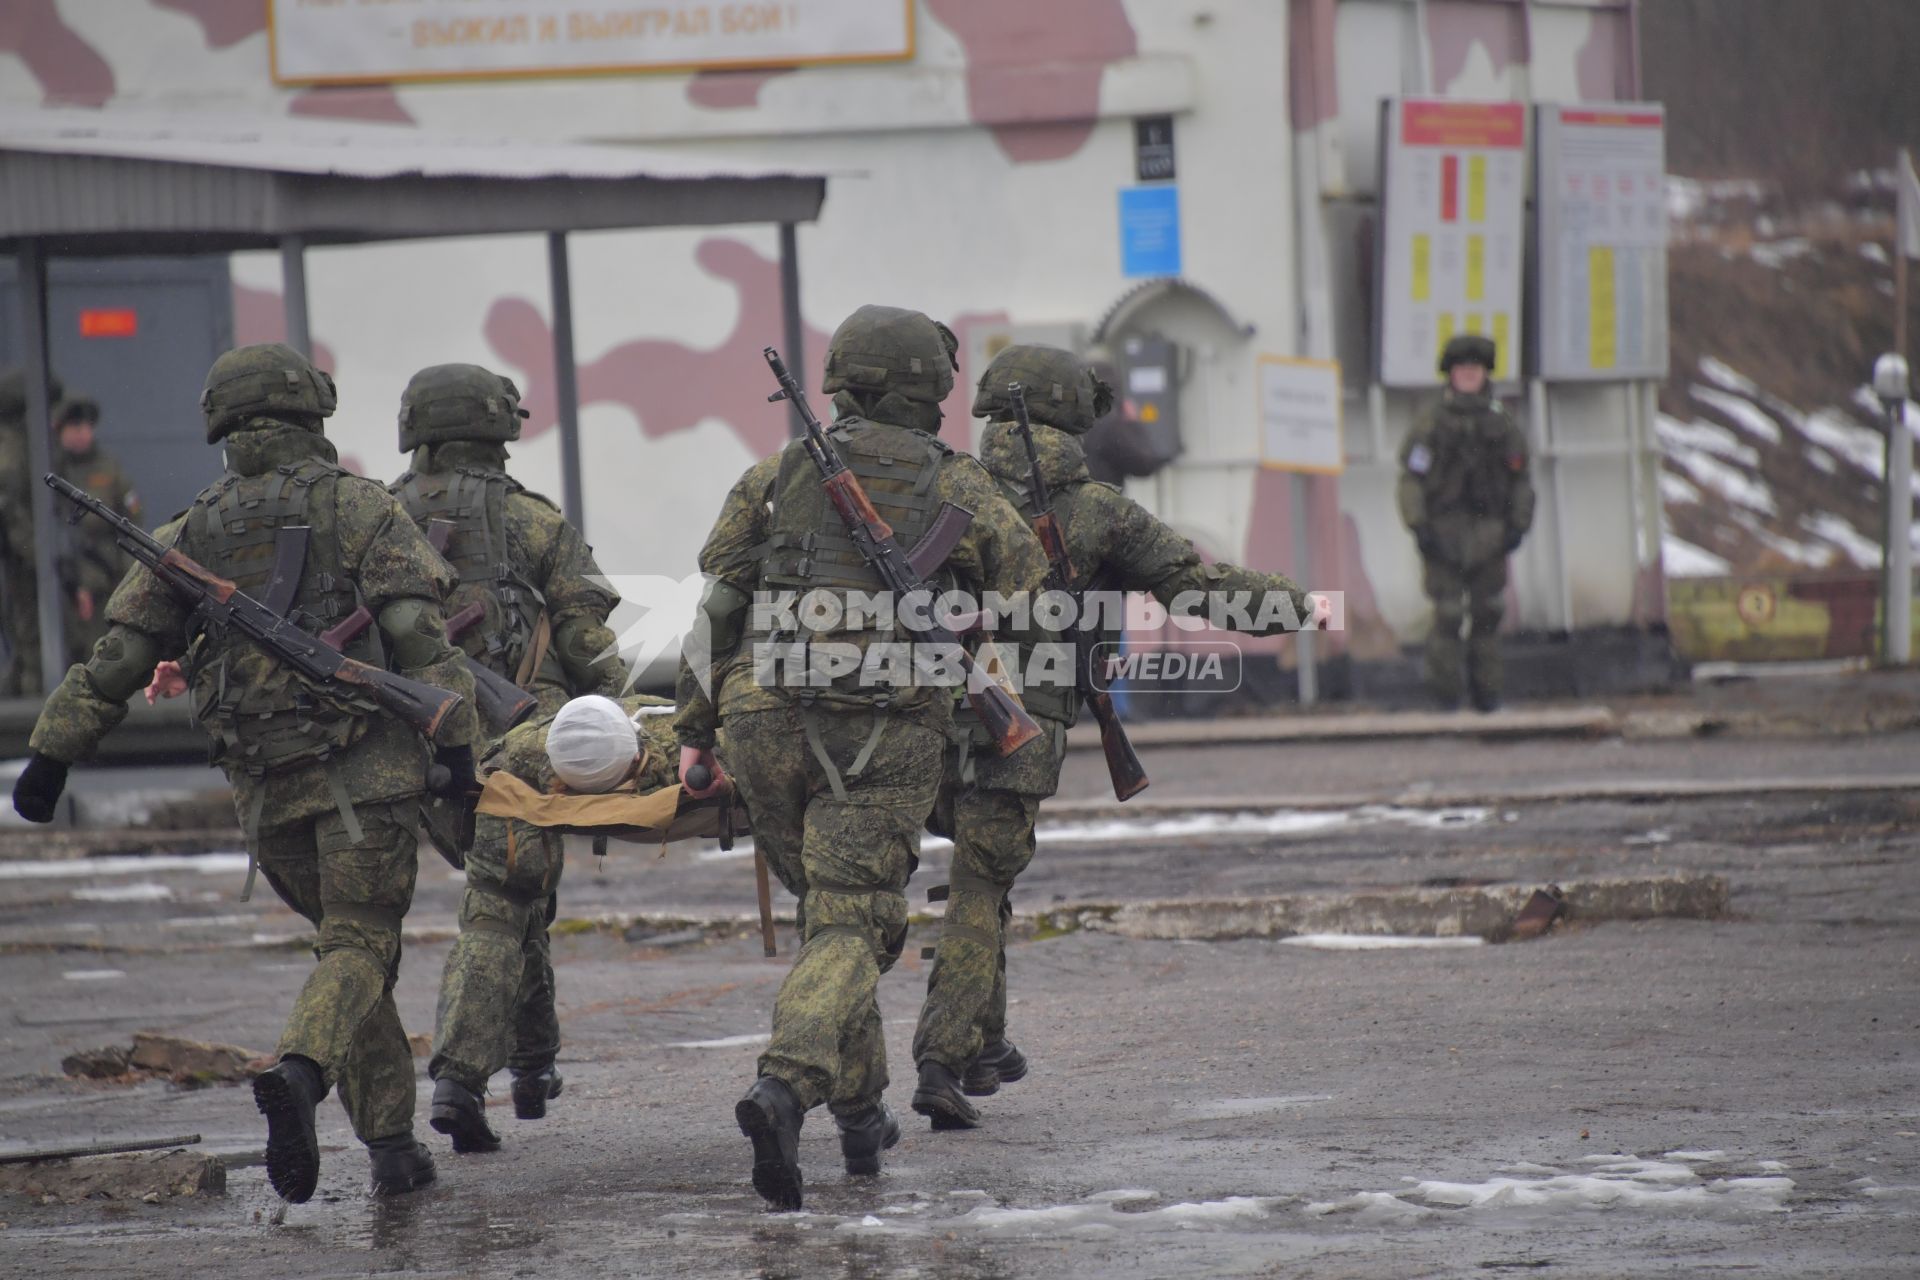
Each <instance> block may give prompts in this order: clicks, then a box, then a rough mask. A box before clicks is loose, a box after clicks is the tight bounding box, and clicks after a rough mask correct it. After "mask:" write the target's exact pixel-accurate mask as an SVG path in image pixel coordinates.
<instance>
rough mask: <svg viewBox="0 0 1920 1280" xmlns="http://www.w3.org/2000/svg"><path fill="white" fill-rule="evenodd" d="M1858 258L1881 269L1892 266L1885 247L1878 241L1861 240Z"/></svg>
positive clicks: (1891, 260)
mask: <svg viewBox="0 0 1920 1280" xmlns="http://www.w3.org/2000/svg"><path fill="white" fill-rule="evenodd" d="M1860 256H1861V257H1863V258H1865V259H1866V260H1867V261H1868V262H1872V263H1876V264H1878V265H1880V266H1883V267H1886V266H1892V265H1893V259H1891V258H1889V257H1888V256H1887V249H1886V246H1885V245H1883V244H1881V243H1880V242H1879V241H1878V240H1862V241H1861V242H1860Z"/></svg>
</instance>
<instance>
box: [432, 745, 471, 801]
mask: <svg viewBox="0 0 1920 1280" xmlns="http://www.w3.org/2000/svg"><path fill="white" fill-rule="evenodd" d="M427 790H429V791H431V792H433V793H434V794H435V795H439V796H446V797H448V798H450V799H455V800H458V799H461V798H463V797H466V796H471V795H473V794H474V793H475V792H477V791H479V790H480V780H479V778H477V777H476V776H475V775H474V772H473V748H472V747H441V748H440V749H439V750H438V751H436V752H434V755H433V768H431V769H429V770H427Z"/></svg>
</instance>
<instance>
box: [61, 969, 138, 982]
mask: <svg viewBox="0 0 1920 1280" xmlns="http://www.w3.org/2000/svg"><path fill="white" fill-rule="evenodd" d="M60 976H61V977H63V978H65V979H66V980H67V981H68V982H112V981H113V980H114V979H116V978H124V977H126V976H127V971H126V970H125V969H69V970H67V971H66V972H65V973H63V974H61V975H60Z"/></svg>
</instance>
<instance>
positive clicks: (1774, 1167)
mask: <svg viewBox="0 0 1920 1280" xmlns="http://www.w3.org/2000/svg"><path fill="white" fill-rule="evenodd" d="M1753 1167H1754V1168H1756V1169H1758V1170H1760V1172H1762V1173H1785V1172H1786V1171H1787V1165H1786V1162H1785V1161H1783V1160H1756V1161H1754V1162H1753Z"/></svg>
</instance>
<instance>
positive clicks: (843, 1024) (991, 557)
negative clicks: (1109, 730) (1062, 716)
mask: <svg viewBox="0 0 1920 1280" xmlns="http://www.w3.org/2000/svg"><path fill="white" fill-rule="evenodd" d="M957 346H958V344H957V342H956V341H955V340H954V338H953V334H952V332H951V331H950V330H949V329H947V328H946V326H944V325H940V324H936V323H935V322H934V321H932V320H930V319H928V318H927V317H926V316H924V315H922V314H920V313H919V312H917V311H905V310H900V309H898V308H894V307H877V306H866V307H861V308H860V309H859V310H858V311H855V312H854V313H853V314H852V315H851V316H849V317H848V318H847V319H846V321H845V322H843V323H842V324H841V326H840V328H839V329H838V330H837V331H836V332H835V333H834V335H833V339H832V341H831V343H830V344H829V348H828V352H827V363H826V380H825V382H824V384H823V387H824V389H825V390H826V391H827V392H828V393H829V394H832V395H833V396H834V408H835V410H836V412H837V420H836V421H835V422H834V423H833V425H832V427H831V429H830V431H829V432H828V438H829V439H830V441H831V442H832V444H833V446H834V449H835V451H836V452H837V453H838V454H839V455H840V457H841V458H842V459H843V460H844V461H845V463H846V465H847V467H848V468H849V469H850V471H851V472H852V474H853V475H854V476H856V477H858V479H859V482H860V484H861V485H862V486H864V487H865V490H866V493H867V495H868V496H869V497H870V498H871V500H872V503H873V505H874V506H875V508H877V510H878V512H879V515H880V517H881V518H882V519H884V520H885V521H886V522H887V524H889V525H891V526H892V528H893V531H894V536H895V538H896V540H897V542H898V545H899V546H900V547H901V548H903V549H905V550H908V551H911V549H912V548H913V547H914V546H915V545H916V544H917V543H918V541H919V539H920V538H921V537H922V535H924V534H925V533H926V532H927V531H928V529H929V528H930V527H931V525H932V524H933V521H934V518H935V516H936V514H937V513H938V512H939V511H940V509H941V505H942V504H943V503H949V502H950V503H952V504H954V505H955V506H958V507H961V508H963V509H965V510H966V511H970V512H972V513H973V520H972V524H971V525H970V526H969V527H968V529H967V531H966V532H965V534H964V535H963V536H961V537H960V539H959V541H958V542H957V543H956V544H955V546H954V548H953V550H952V551H951V552H950V553H949V554H948V555H947V557H946V558H945V560H944V562H943V565H942V566H941V568H940V569H939V570H938V572H944V573H948V574H951V576H952V580H953V582H954V583H955V585H957V586H958V587H959V588H961V589H962V590H966V591H970V592H972V593H973V594H974V595H975V597H976V598H978V597H979V595H980V593H981V592H982V591H983V590H993V591H999V592H1002V593H1005V594H1007V595H1012V594H1014V593H1017V592H1024V591H1031V590H1033V589H1035V588H1037V587H1038V586H1039V585H1040V583H1041V580H1042V579H1043V578H1044V576H1045V573H1046V560H1045V557H1044V556H1043V554H1042V553H1041V550H1040V545H1039V543H1038V542H1037V541H1036V540H1035V539H1034V536H1033V534H1032V533H1031V532H1030V531H1029V530H1028V529H1027V527H1026V524H1025V523H1024V522H1023V521H1022V520H1021V519H1020V515H1019V513H1018V512H1016V511H1014V510H1013V508H1012V507H1010V506H1008V505H1007V502H1006V499H1004V498H1003V497H1001V496H1000V494H999V492H998V491H997V490H996V489H995V487H994V485H993V482H992V480H991V478H990V477H989V476H988V475H987V474H986V472H984V471H983V470H981V468H980V466H979V464H978V463H976V462H975V461H974V460H973V459H972V458H969V457H967V456H966V455H965V454H959V453H955V452H954V451H953V450H952V449H951V448H950V447H949V446H948V445H946V444H944V443H942V442H941V441H940V440H939V439H938V437H937V435H936V432H938V430H939V428H940V402H941V400H943V399H944V398H945V397H946V395H947V392H948V391H950V390H951V389H952V387H953V371H954V369H955V367H956V366H955V363H954V360H953V353H954V351H955V350H956V349H957ZM805 443H806V442H805V441H804V440H797V441H794V442H793V443H791V444H789V445H788V446H787V447H786V448H785V449H783V450H781V451H780V452H779V453H777V454H775V455H773V456H772V457H770V458H767V459H764V460H763V461H761V462H759V463H756V464H755V465H754V466H753V467H751V468H750V469H749V470H748V471H747V473H746V474H745V475H744V476H742V477H741V478H740V480H739V481H738V482H736V483H735V484H734V486H733V489H732V491H731V492H729V493H728V495H727V498H726V501H725V503H724V505H723V506H722V507H721V510H720V517H719V519H718V520H717V521H716V522H715V524H714V527H713V532H712V533H711V534H709V535H708V537H707V542H706V546H705V547H704V548H702V550H701V552H700V568H701V570H702V571H703V572H704V573H706V574H708V575H709V576H710V577H711V578H712V579H713V581H712V582H711V583H710V584H709V586H708V591H707V595H706V597H705V598H704V599H703V601H702V603H701V611H702V613H703V614H704V615H705V624H706V626H707V628H708V629H709V633H710V636H711V654H712V666H711V668H710V669H709V670H700V671H696V670H695V668H694V666H693V663H692V662H691V661H690V660H689V661H686V662H683V665H682V670H681V684H680V694H681V708H682V709H681V712H680V714H679V717H678V718H677V721H676V734H677V736H678V738H679V741H680V743H681V754H680V758H681V770H680V777H681V781H682V783H683V784H685V783H688V779H689V775H690V772H691V771H692V770H693V767H694V766H695V765H701V766H704V767H705V768H707V769H710V770H715V772H714V774H713V778H712V782H711V784H710V785H709V786H707V787H693V786H691V785H689V787H688V789H689V791H690V792H691V793H692V794H694V795H696V796H703V795H708V794H712V793H713V792H714V791H716V790H717V789H718V788H719V787H721V786H724V785H725V779H724V778H723V777H721V775H720V774H719V773H718V771H717V769H716V767H715V761H714V758H713V749H714V745H715V733H716V730H717V729H719V728H720V727H721V726H722V725H724V726H725V741H724V743H723V744H722V747H721V750H722V752H723V753H724V755H725V757H726V761H727V766H728V767H729V768H730V769H731V770H732V771H733V772H734V774H735V776H736V777H737V779H738V781H739V787H740V794H741V798H742V799H743V800H744V802H745V804H746V806H747V812H748V814H749V815H750V817H751V820H752V823H753V830H754V842H755V845H756V846H757V848H758V849H759V850H760V851H761V852H763V853H764V854H765V856H766V859H767V862H768V864H769V865H770V866H771V868H772V869H773V871H774V873H775V874H776V875H778V876H779V878H780V881H781V883H782V884H784V885H785V886H786V887H787V888H788V889H789V890H791V891H792V892H793V893H794V894H795V895H796V896H797V897H798V898H799V899H800V909H799V911H800V920H801V938H802V944H801V948H800V956H799V958H798V959H797V960H796V961H795V962H794V966H793V969H792V971H791V972H790V973H788V975H787V978H786V981H785V982H784V983H783V984H782V985H781V988H780V994H779V997H778V998H777V1000H776V1001H775V1004H774V1010H773V1037H772V1040H771V1042H770V1043H769V1044H768V1045H767V1049H766V1052H765V1053H763V1054H762V1055H761V1056H760V1063H759V1078H758V1079H757V1080H756V1081H755V1083H754V1085H753V1087H752V1088H751V1089H749V1090H748V1091H747V1095H746V1097H744V1098H743V1099H741V1100H740V1102H739V1104H738V1106H737V1107H736V1108H735V1111H734V1116H735V1119H736V1120H737V1121H738V1123H739V1125H740V1128H741V1130H742V1132H744V1133H745V1134H746V1135H747V1137H748V1138H749V1139H751V1140H752V1142H753V1151H754V1168H753V1185H754V1189H755V1190H756V1191H758V1192H759V1193H760V1194H761V1195H762V1196H764V1197H765V1198H766V1199H767V1200H768V1201H770V1202H772V1203H773V1204H774V1206H775V1207H777V1208H781V1209H797V1208H799V1207H800V1202H801V1177H800V1166H799V1138H800V1125H801V1122H802V1120H803V1119H804V1118H805V1116H806V1113H807V1112H808V1111H809V1110H811V1109H812V1108H814V1107H816V1106H819V1105H820V1104H821V1103H826V1104H827V1106H828V1108H829V1109H830V1110H831V1111H832V1113H833V1117H834V1120H835V1121H836V1123H837V1124H838V1125H839V1128H840V1150H841V1154H842V1156H843V1157H844V1159H845V1161H846V1167H847V1171H848V1172H849V1173H853V1174H871V1173H877V1172H879V1169H880V1152H881V1151H882V1150H883V1149H884V1148H886V1147H889V1146H892V1145H893V1143H894V1142H895V1141H897V1140H898V1138H899V1136H900V1128H899V1124H898V1122H897V1121H896V1120H895V1119H894V1117H893V1114H892V1112H891V1111H890V1110H889V1109H888V1108H887V1107H886V1105H885V1104H884V1103H883V1102H882V1095H883V1093H884V1091H885V1089H886V1087H887V1066H886V1046H885V1042H884V1040H883V1038H882V1028H881V1021H880V1009H879V1004H878V1002H877V1000H876V987H877V985H878V982H879V979H880V975H881V973H883V972H885V971H886V970H887V969H889V968H891V967H892V966H893V963H894V962H895V961H896V960H897V959H899V956H900V952H901V949H902V948H903V947H904V946H905V945H906V937H907V901H906V893H905V890H906V883H907V877H908V875H909V874H910V871H911V868H912V864H913V861H914V857H915V850H916V848H917V846H918V838H919V831H920V828H921V826H922V825H923V824H924V823H925V822H926V819H927V814H928V812H929V810H931V809H932V807H933V801H934V796H935V793H936V792H937V790H938V789H939V783H940V762H941V758H942V756H943V754H944V752H945V749H946V735H947V731H948V727H949V726H950V725H951V723H952V718H953V701H954V699H953V691H952V690H951V689H949V688H945V687H930V686H929V685H927V684H926V683H924V682H921V681H918V680H913V681H912V682H910V683H907V684H892V683H885V682H879V681H863V680H862V679H861V672H859V671H855V672H851V673H849V674H846V675H841V676H838V677H837V678H835V679H833V680H832V681H831V683H827V682H825V681H824V680H823V681H821V682H820V683H818V684H815V683H811V682H809V683H807V684H806V685H805V687H799V688H794V687H789V686H788V683H786V682H785V681H784V679H783V675H784V676H791V675H792V674H793V672H792V670H791V669H790V668H787V667H785V666H784V665H783V664H778V663H776V664H770V666H769V669H767V670H764V671H756V665H757V664H756V662H755V649H756V647H758V646H762V645H765V646H766V647H767V649H768V650H769V652H777V653H780V654H787V653H791V652H793V651H794V650H796V649H797V650H800V651H801V652H804V653H808V654H811V653H812V650H811V649H810V648H809V647H808V646H810V645H813V644H821V643H830V644H839V645H852V646H857V647H858V648H859V649H860V650H861V651H862V652H863V653H864V652H867V651H869V650H870V649H871V647H872V646H873V645H875V644H882V643H896V642H897V643H910V642H911V640H912V636H913V633H912V632H910V631H908V630H907V629H906V628H905V627H904V626H891V627H888V628H885V629H883V628H882V627H881V626H880V625H879V624H880V623H881V621H882V619H881V618H879V617H876V616H874V611H871V610H869V611H865V615H864V616H860V617H858V618H857V620H856V616H855V615H853V614H849V615H848V616H847V617H845V618H844V619H842V624H843V625H841V626H840V627H837V628H835V629H833V630H825V631H817V632H816V631H812V630H810V629H808V628H807V627H806V626H805V625H804V624H794V623H789V622H786V621H785V620H783V619H780V618H777V617H772V616H761V615H762V614H770V613H771V612H772V611H770V610H760V609H757V608H755V607H754V603H753V600H754V593H755V592H756V591H761V590H765V591H768V592H787V591H792V592H796V593H798V594H799V595H801V596H803V597H804V596H806V595H807V593H809V592H812V591H818V592H820V593H821V598H829V597H830V598H832V599H834V600H838V601H839V602H840V603H841V605H842V606H843V607H844V605H845V602H846V599H847V596H848V594H849V593H850V592H865V593H877V592H880V591H881V590H882V588H883V583H882V581H881V579H880V577H879V575H877V574H876V573H875V572H874V570H873V569H872V568H870V567H869V566H868V564H867V562H866V559H865V558H864V557H863V556H862V554H861V553H860V552H859V550H858V549H857V548H856V546H855V544H854V543H853V541H852V540H851V539H850V537H849V535H848V529H847V526H846V524H845V523H844V522H843V521H842V519H841V517H840V515H839V514H838V513H837V511H836V509H835V507H834V506H833V504H832V502H831V501H830V499H829V497H828V494H827V492H826V489H825V487H824V485H823V484H822V477H821V473H820V471H819V470H818V469H817V468H816V466H815V463H814V462H813V460H812V459H811V457H810V456H809V454H808V452H807V450H806V448H805V447H804V445H805ZM927 571H928V572H930V573H931V572H936V570H934V569H932V568H929V569H928V570H927ZM885 621H888V622H897V621H898V619H891V618H890V619H886V620H885ZM883 652H885V651H883ZM903 674H904V673H903ZM794 683H798V681H794ZM708 690H711V691H712V696H711V698H709V696H708V693H707V691H708ZM1047 745H1048V744H1046V743H1045V742H1044V741H1043V740H1042V739H1038V738H1036V739H1034V740H1033V741H1031V742H1029V743H1028V744H1027V747H1026V748H1025V749H1026V750H1034V749H1038V750H1039V751H1041V752H1043V753H1044V752H1045V751H1046V749H1047Z"/></svg>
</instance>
